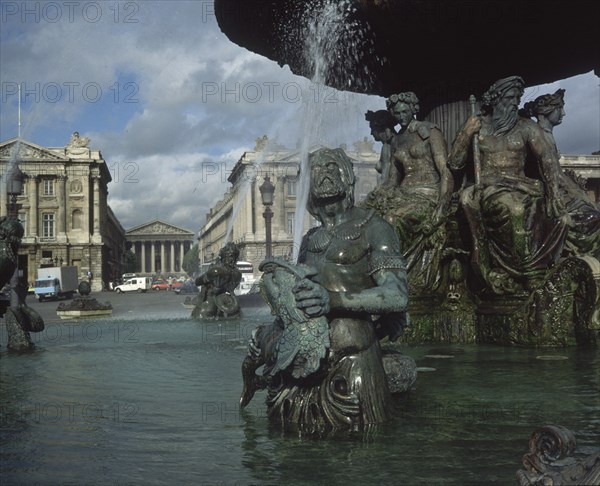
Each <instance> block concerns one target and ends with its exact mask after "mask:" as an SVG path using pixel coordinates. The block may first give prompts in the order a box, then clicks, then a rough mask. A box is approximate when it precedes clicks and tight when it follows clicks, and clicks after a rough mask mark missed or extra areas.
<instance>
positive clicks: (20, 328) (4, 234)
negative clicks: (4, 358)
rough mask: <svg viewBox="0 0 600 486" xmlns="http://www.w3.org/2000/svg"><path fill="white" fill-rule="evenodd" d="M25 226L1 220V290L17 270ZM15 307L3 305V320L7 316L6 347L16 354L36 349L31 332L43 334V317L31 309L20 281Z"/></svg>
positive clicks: (23, 285) (1, 304)
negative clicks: (16, 352)
mask: <svg viewBox="0 0 600 486" xmlns="http://www.w3.org/2000/svg"><path fill="white" fill-rule="evenodd" d="M23 233H24V230H23V226H22V225H21V223H20V222H19V221H18V220H16V219H13V218H7V217H2V218H0V289H2V287H4V285H6V284H7V283H8V282H9V280H10V279H11V276H12V275H13V273H14V271H15V268H17V262H18V254H19V245H20V244H21V238H22V237H23ZM11 292H15V293H16V300H17V303H16V305H11V306H9V304H10V301H9V300H8V299H6V300H1V301H0V316H2V315H4V319H5V321H6V330H7V334H8V343H7V347H8V348H10V349H13V350H15V351H27V350H30V349H33V348H34V347H35V345H34V344H33V342H32V341H31V337H30V335H29V333H30V332H41V331H43V330H44V321H43V320H42V318H41V317H40V315H39V314H38V313H37V312H36V311H34V310H33V309H32V308H31V307H29V306H28V305H27V304H26V302H25V298H26V297H27V286H26V285H25V284H24V283H23V282H21V281H19V282H18V285H17V288H16V289H14V288H13V289H11Z"/></svg>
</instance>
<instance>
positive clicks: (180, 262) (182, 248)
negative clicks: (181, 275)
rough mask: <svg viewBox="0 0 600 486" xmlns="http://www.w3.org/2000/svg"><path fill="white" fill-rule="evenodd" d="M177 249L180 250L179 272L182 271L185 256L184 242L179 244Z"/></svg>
mask: <svg viewBox="0 0 600 486" xmlns="http://www.w3.org/2000/svg"><path fill="white" fill-rule="evenodd" d="M179 248H180V252H179V255H180V256H179V271H180V272H181V271H182V270H183V256H184V255H185V242H184V241H180V242H179Z"/></svg>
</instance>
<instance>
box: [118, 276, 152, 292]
mask: <svg viewBox="0 0 600 486" xmlns="http://www.w3.org/2000/svg"><path fill="white" fill-rule="evenodd" d="M150 287H152V279H151V278H150V277H135V278H130V279H129V280H125V283H123V284H121V285H117V286H116V287H115V288H114V291H115V292H117V293H118V294H120V293H121V292H131V291H133V290H135V291H137V292H146V291H148V290H150Z"/></svg>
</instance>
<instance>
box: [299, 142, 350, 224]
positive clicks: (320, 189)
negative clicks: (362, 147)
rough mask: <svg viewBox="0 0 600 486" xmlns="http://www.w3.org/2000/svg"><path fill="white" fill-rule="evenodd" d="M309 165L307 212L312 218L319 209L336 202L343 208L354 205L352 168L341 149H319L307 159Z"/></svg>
mask: <svg viewBox="0 0 600 486" xmlns="http://www.w3.org/2000/svg"><path fill="white" fill-rule="evenodd" d="M308 161H309V165H310V195H309V198H308V207H307V209H308V211H309V212H310V213H311V214H312V215H313V216H314V215H316V214H318V209H319V207H324V206H326V205H328V204H331V203H335V202H338V201H343V202H344V207H345V208H346V209H347V208H350V207H352V206H353V205H354V182H355V179H354V168H353V166H352V161H351V160H350V159H349V158H348V156H347V155H346V153H345V152H344V151H343V150H342V149H341V148H337V149H329V148H322V149H319V150H317V151H315V152H313V153H312V154H310V155H309V157H308Z"/></svg>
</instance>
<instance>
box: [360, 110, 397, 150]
mask: <svg viewBox="0 0 600 486" xmlns="http://www.w3.org/2000/svg"><path fill="white" fill-rule="evenodd" d="M365 119H366V120H367V121H368V122H369V126H370V127H371V135H372V136H373V138H374V139H375V140H376V141H378V142H387V141H388V140H387V138H389V137H388V135H387V133H392V131H393V130H394V126H396V124H397V123H398V122H397V121H396V119H395V118H394V117H393V116H392V114H391V113H390V112H389V111H387V110H377V111H371V110H369V111H367V113H366V114H365ZM386 130H389V131H388V132H386Z"/></svg>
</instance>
